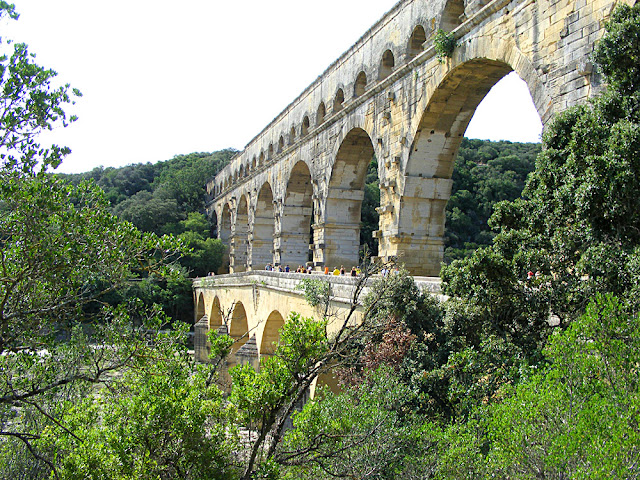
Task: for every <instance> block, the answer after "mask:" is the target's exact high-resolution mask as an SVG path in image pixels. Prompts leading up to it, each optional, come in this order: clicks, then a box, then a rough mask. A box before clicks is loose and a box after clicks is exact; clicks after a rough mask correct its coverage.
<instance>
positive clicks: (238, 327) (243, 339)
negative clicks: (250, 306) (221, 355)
mask: <svg viewBox="0 0 640 480" xmlns="http://www.w3.org/2000/svg"><path fill="white" fill-rule="evenodd" d="M228 327H229V335H230V336H231V338H232V339H233V346H232V347H231V353H230V355H229V357H230V358H232V359H233V357H234V356H235V353H236V352H237V351H238V350H239V349H240V347H242V346H243V345H244V344H245V343H247V340H248V339H249V322H248V320H247V312H246V310H245V308H244V305H243V304H242V302H236V304H235V305H234V307H233V311H232V313H231V318H230V319H229V325H228Z"/></svg>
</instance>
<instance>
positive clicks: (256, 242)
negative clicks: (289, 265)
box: [251, 182, 275, 269]
mask: <svg viewBox="0 0 640 480" xmlns="http://www.w3.org/2000/svg"><path fill="white" fill-rule="evenodd" d="M274 232H275V215H274V210H273V189H272V188H271V184H269V182H265V183H264V184H263V185H262V188H260V192H258V200H257V202H256V209H255V214H254V219H253V239H252V241H251V267H252V268H254V269H256V268H259V269H262V268H264V267H265V265H266V264H267V263H272V262H273V235H274Z"/></svg>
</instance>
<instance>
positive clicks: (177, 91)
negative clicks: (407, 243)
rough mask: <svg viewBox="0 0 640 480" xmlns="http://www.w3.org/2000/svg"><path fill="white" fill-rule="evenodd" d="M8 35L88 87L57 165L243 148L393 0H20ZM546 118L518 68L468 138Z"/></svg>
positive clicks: (81, 167) (60, 139)
mask: <svg viewBox="0 0 640 480" xmlns="http://www.w3.org/2000/svg"><path fill="white" fill-rule="evenodd" d="M13 1H14V2H15V4H16V9H17V11H18V12H19V13H20V15H21V16H20V19H19V20H18V21H17V22H14V21H4V22H3V23H2V24H0V29H1V30H0V31H1V32H2V36H4V37H6V38H12V39H14V40H15V41H20V42H25V43H27V44H28V45H29V48H30V50H31V52H32V53H36V55H37V62H38V63H39V64H40V65H42V66H45V67H48V68H53V69H54V70H56V71H57V72H58V73H59V78H60V80H61V81H62V82H68V83H71V84H72V86H74V87H76V88H79V89H80V90H81V91H82V93H83V94H84V96H83V98H81V99H80V100H79V102H78V104H77V105H76V107H74V108H73V113H75V114H77V115H78V116H79V120H78V121H77V122H76V123H75V124H73V125H72V126H71V127H69V128H67V129H60V130H56V131H55V132H54V135H53V137H54V139H55V140H54V141H55V142H56V143H58V144H61V145H67V146H69V147H71V149H72V150H73V153H72V154H71V155H69V156H68V157H67V158H66V159H65V161H64V163H63V165H62V167H61V168H60V169H59V171H63V172H83V171H87V170H90V169H92V168H93V167H95V166H98V165H103V166H105V167H107V166H122V165H126V164H130V163H138V162H155V161H158V160H167V159H170V158H172V157H173V156H174V155H177V154H183V153H190V152H196V151H197V152H203V151H206V152H210V151H215V150H220V149H223V148H227V147H233V148H236V149H239V150H241V149H242V148H244V146H245V145H246V144H247V142H249V141H250V140H251V139H252V138H253V137H254V136H255V135H256V134H258V133H259V132H260V131H261V130H262V128H263V127H265V126H266V125H267V124H268V123H269V122H270V121H271V120H272V119H273V118H274V117H275V116H276V115H277V114H278V113H280V112H281V111H282V110H283V109H284V108H285V107H286V106H287V105H288V104H289V103H290V102H291V101H293V100H294V99H295V98H296V97H297V96H298V94H299V93H301V92H302V91H303V90H304V89H305V88H306V87H307V86H308V85H309V84H310V83H311V82H313V81H314V80H315V78H316V77H317V76H318V75H320V74H321V73H322V72H323V71H324V70H325V69H326V68H327V67H328V66H329V65H330V64H331V63H332V62H333V60H335V59H336V58H337V57H338V56H339V55H341V54H342V53H343V52H344V51H345V50H347V49H348V48H349V47H350V46H351V45H352V44H353V43H355V42H356V40H357V39H358V38H360V36H361V35H362V34H364V33H365V32H366V31H367V29H368V28H369V27H371V26H372V25H373V24H374V23H375V22H376V21H377V20H378V19H379V18H380V17H381V16H382V15H383V14H384V13H385V12H386V11H388V10H390V9H391V7H393V5H394V4H395V1H394V0H324V1H322V2H300V1H294V0H277V1H274V2H264V1H257V0H245V1H238V2H232V1H222V0H213V1H205V0H182V1H181V2H175V1H172V2H169V1H166V0H153V1H151V0H112V1H110V2H96V1H91V0H13ZM541 128H542V126H541V123H540V119H539V117H538V115H537V113H536V112H535V109H534V107H533V104H532V102H531V97H530V96H529V93H528V90H527V88H526V85H525V84H524V82H522V81H521V80H520V79H519V77H517V75H515V74H511V75H509V76H508V77H506V78H505V79H503V81H502V82H500V83H499V84H497V85H496V87H494V89H493V90H492V91H491V92H490V93H489V95H488V96H487V97H486V98H485V101H484V102H483V103H482V104H481V105H480V106H479V107H478V110H477V112H476V116H475V117H474V119H473V120H472V123H471V124H470V125H469V128H468V130H467V136H469V137H472V138H490V139H494V140H498V139H506V140H512V141H532V142H535V141H539V137H540V132H541Z"/></svg>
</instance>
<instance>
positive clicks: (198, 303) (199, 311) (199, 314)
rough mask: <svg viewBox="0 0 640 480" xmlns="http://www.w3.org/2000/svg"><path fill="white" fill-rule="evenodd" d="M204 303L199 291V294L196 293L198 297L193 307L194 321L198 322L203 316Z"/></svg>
mask: <svg viewBox="0 0 640 480" xmlns="http://www.w3.org/2000/svg"><path fill="white" fill-rule="evenodd" d="M205 313H206V312H205V304H204V295H203V293H202V292H200V294H199V295H198V298H197V300H196V309H195V322H194V323H198V321H199V320H200V319H201V318H202V317H204V316H205Z"/></svg>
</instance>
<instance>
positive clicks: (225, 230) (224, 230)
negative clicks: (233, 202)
mask: <svg viewBox="0 0 640 480" xmlns="http://www.w3.org/2000/svg"><path fill="white" fill-rule="evenodd" d="M218 219H219V221H218V238H219V239H220V241H221V242H222V243H223V245H224V253H223V256H222V264H221V265H220V268H219V269H218V274H224V273H229V262H230V259H229V250H230V243H231V206H230V205H229V203H228V202H225V203H224V204H223V205H222V209H221V210H220V214H219V215H218Z"/></svg>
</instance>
